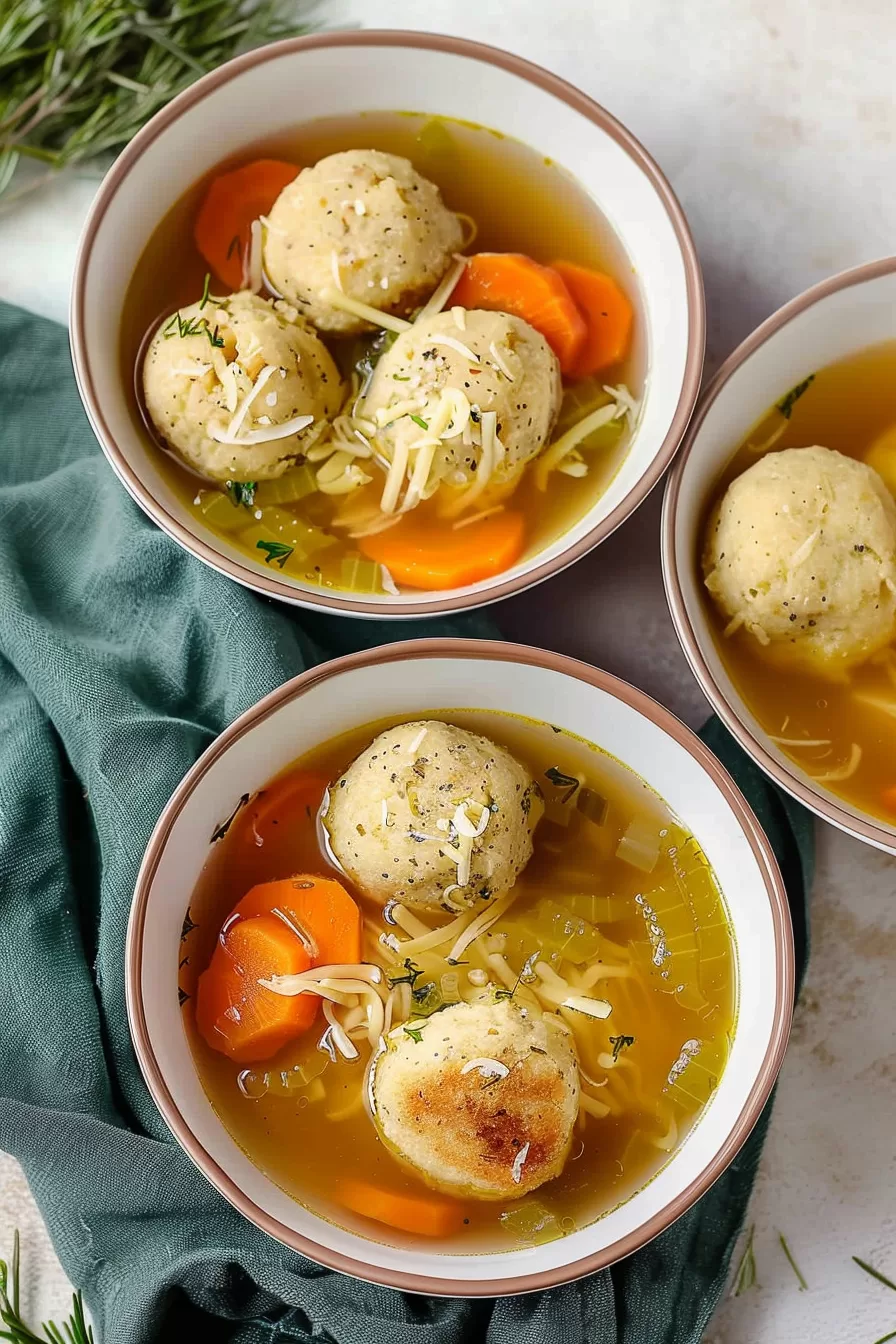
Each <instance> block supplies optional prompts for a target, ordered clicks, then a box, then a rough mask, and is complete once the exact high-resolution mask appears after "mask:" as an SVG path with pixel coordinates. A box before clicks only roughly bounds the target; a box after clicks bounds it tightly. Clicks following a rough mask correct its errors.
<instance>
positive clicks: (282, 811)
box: [234, 773, 329, 853]
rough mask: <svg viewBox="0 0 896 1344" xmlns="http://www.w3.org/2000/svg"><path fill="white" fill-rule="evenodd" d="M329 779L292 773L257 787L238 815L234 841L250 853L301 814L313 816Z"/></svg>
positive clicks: (321, 776)
mask: <svg viewBox="0 0 896 1344" xmlns="http://www.w3.org/2000/svg"><path fill="white" fill-rule="evenodd" d="M328 783H329V781H328V780H327V779H325V778H324V776H323V775H308V774H304V773H292V774H289V775H284V776H283V778H282V779H275V780H274V782H273V784H269V785H268V786H267V788H264V789H262V790H261V792H260V793H259V794H257V795H256V797H255V798H253V799H252V802H251V803H249V805H248V806H247V807H246V808H245V809H244V810H243V811H242V812H241V813H240V814H239V816H238V818H237V826H238V827H239V830H238V832H237V834H236V835H235V836H234V841H235V842H236V843H238V845H239V846H240V848H242V849H246V848H248V849H249V851H250V853H251V852H253V851H254V850H256V849H260V848H262V846H263V845H264V844H265V843H266V842H267V841H268V840H271V839H273V838H274V836H275V835H276V833H277V832H278V831H283V830H284V829H285V828H286V827H288V826H289V825H290V823H291V822H292V820H293V818H297V817H298V816H299V815H300V814H301V813H307V815H309V816H311V817H313V816H314V814H315V813H316V812H317V809H318V808H319V807H320V804H321V799H322V798H323V796H324V791H325V789H326V787H327V784H328Z"/></svg>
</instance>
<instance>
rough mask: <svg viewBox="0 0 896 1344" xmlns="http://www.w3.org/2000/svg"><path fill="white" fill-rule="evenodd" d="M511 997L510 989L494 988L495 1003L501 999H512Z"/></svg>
mask: <svg viewBox="0 0 896 1344" xmlns="http://www.w3.org/2000/svg"><path fill="white" fill-rule="evenodd" d="M512 998H513V990H512V989H496V990H495V1002H496V1003H500V1002H501V1000H502V999H512Z"/></svg>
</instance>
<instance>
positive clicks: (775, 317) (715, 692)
mask: <svg viewBox="0 0 896 1344" xmlns="http://www.w3.org/2000/svg"><path fill="white" fill-rule="evenodd" d="M894 272H896V257H882V258H881V259H880V260H879V261H869V262H866V263H865V264H864V265H863V266H854V267H853V268H852V269H850V270H848V271H840V272H839V273H838V274H837V275H832V276H831V277H830V278H829V279H827V280H821V281H820V282H819V283H818V284H817V285H813V286H812V287H811V288H810V289H807V290H805V291H804V292H803V293H802V294H798V295H797V296H796V298H794V299H791V300H790V301H789V303H785V304H784V306H783V307H781V308H779V309H778V310H777V312H774V313H772V315H771V317H768V318H766V320H765V321H764V322H763V323H762V325H761V326H759V327H757V328H756V330H755V331H754V332H752V333H751V334H750V335H749V336H748V337H747V339H746V340H745V341H742V342H741V344H740V345H739V346H738V347H737V349H736V350H735V351H734V352H733V354H730V355H729V356H728V358H727V359H726V360H725V362H724V364H722V366H721V368H720V369H719V370H718V372H717V373H716V374H715V375H714V377H713V378H712V379H711V381H710V382H709V383H708V384H707V387H706V389H705V391H704V393H703V396H702V397H701V398H700V403H699V405H698V407H697V410H696V412H695V414H694V418H693V420H692V421H691V423H690V425H689V427H688V430H687V433H686V434H685V437H684V440H683V441H682V445H681V451H680V453H679V456H678V461H677V462H676V464H675V467H674V468H673V470H672V473H671V474H670V476H669V480H668V482H667V485H666V494H665V498H664V500H663V518H662V525H661V531H662V544H661V550H662V564H663V582H664V584H665V588H666V600H667V601H668V603H669V609H670V611H671V613H672V622H673V624H674V626H675V633H676V634H677V636H678V639H679V643H680V644H681V647H682V650H683V651H684V656H685V658H686V659H687V660H688V663H689V664H690V668H691V671H692V672H693V674H694V676H695V677H696V678H697V681H698V682H699V684H700V689H701V690H702V691H703V694H704V695H705V696H706V698H707V700H708V701H709V703H710V705H711V706H712V708H713V709H714V710H715V712H716V714H718V716H719V718H720V719H721V720H722V722H723V723H724V725H725V727H726V728H727V729H728V731H729V732H730V733H731V735H732V736H733V737H734V738H736V740H737V741H738V742H739V743H740V745H741V746H742V747H743V749H744V751H745V752H747V754H748V755H749V756H751V757H752V758H753V760H754V761H755V762H756V764H757V765H758V766H759V767H760V768H761V769H762V770H764V771H765V773H766V774H767V775H769V776H770V777H771V778H772V779H773V780H774V781H775V783H776V784H779V785H780V786H781V788H782V789H784V790H785V791H786V792H787V793H789V794H791V796H792V797H794V798H796V800H797V801H798V802H800V803H803V804H804V805H805V806H806V807H808V808H809V810H810V811H811V812H814V813H815V814H816V815H817V816H819V817H821V818H822V820H823V821H829V822H831V824H832V825H834V826H836V827H838V828H839V830H841V831H845V832H846V833H847V834H848V835H852V836H854V837H855V838H856V839H857V840H866V841H868V842H869V843H870V844H872V845H876V846H877V848H878V849H883V850H886V851H888V852H889V853H890V854H896V830H894V829H893V828H890V827H888V826H886V825H885V823H884V822H875V821H873V820H872V819H871V818H870V817H869V816H867V815H863V814H862V813H859V812H858V811H855V810H853V809H852V808H850V807H848V806H847V805H846V804H841V803H837V802H835V801H834V800H833V799H832V798H830V797H829V796H828V795H827V794H824V793H822V792H821V791H819V790H816V789H814V788H813V787H812V786H811V785H810V784H806V783H804V782H803V781H802V780H801V779H800V778H799V777H798V776H797V775H795V774H792V773H791V771H790V770H789V769H788V768H787V767H786V766H784V765H782V764H781V763H780V761H777V760H776V759H775V758H774V757H773V756H772V755H771V754H770V753H769V751H768V750H767V748H766V746H765V745H764V743H763V741H762V740H761V738H760V737H758V736H757V734H756V733H755V732H754V731H753V729H752V728H751V727H750V726H749V725H748V724H747V723H746V722H745V721H744V720H743V719H742V718H741V717H740V715H739V713H738V711H737V709H736V708H735V706H734V705H733V704H732V702H731V701H730V700H729V699H728V698H727V697H726V696H725V694H724V693H723V692H722V690H721V688H720V687H719V686H718V684H717V683H716V680H715V677H714V676H713V674H712V671H711V670H710V667H709V664H708V663H707V662H706V659H705V658H704V657H703V654H702V652H701V650H700V646H699V644H698V642H697V634H696V631H695V628H694V622H693V621H692V620H691V616H690V613H689V611H688V608H687V605H686V603H685V600H684V593H683V592H682V588H681V580H680V578H679V559H678V556H677V554H676V547H675V523H676V519H677V515H678V498H679V495H680V493H681V482H682V478H683V477H684V474H685V472H686V471H687V467H688V460H689V458H690V455H691V452H692V450H693V448H694V444H695V443H696V441H697V437H698V435H699V433H700V429H701V427H702V425H703V422H704V420H705V419H706V416H707V414H708V412H709V410H710V407H711V406H712V405H713V403H714V401H715V400H716V397H718V395H719V393H720V392H721V390H722V388H723V387H724V386H725V384H726V383H727V382H728V380H729V379H730V378H731V376H732V374H733V373H734V372H735V371H736V370H737V369H739V368H740V366H741V365H742V364H743V363H744V362H745V361H746V360H747V359H749V358H750V356H751V355H753V354H754V353H755V352H756V351H757V350H758V349H759V348H760V346H762V345H765V343H766V341H768V340H770V339H771V338H772V337H773V336H775V335H776V334H777V333H778V332H779V331H780V330H782V328H783V327H786V326H787V324H788V322H790V321H791V319H792V318H794V317H798V316H799V314H800V313H803V312H805V311H806V309H807V308H811V307H812V306H813V305H814V304H816V303H817V302H818V300H819V299H825V298H827V297H828V295H830V294H836V293H837V292H838V291H839V290H841V289H849V288H850V287H851V286H852V285H861V284H864V283H865V282H866V281H868V280H876V279H877V278H878V277H879V276H882V275H891V274H893V273H894ZM693 560H694V556H691V557H690V560H689V563H692V562H693ZM745 708H746V705H745Z"/></svg>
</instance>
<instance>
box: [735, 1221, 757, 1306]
mask: <svg viewBox="0 0 896 1344" xmlns="http://www.w3.org/2000/svg"><path fill="white" fill-rule="evenodd" d="M755 1231H756V1224H755V1223H751V1224H750V1230H749V1231H748V1232H747V1240H746V1243H745V1245H744V1249H743V1254H742V1255H741V1257H740V1261H739V1263H738V1266H737V1271H736V1272H735V1275H734V1287H733V1288H732V1290H731V1295H732V1297H740V1295H741V1293H744V1292H746V1290H747V1289H748V1288H753V1287H754V1286H755V1285H756V1283H757V1279H756V1256H755V1255H754V1253H753V1234H754V1232H755Z"/></svg>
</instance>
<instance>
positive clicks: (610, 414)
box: [535, 402, 616, 490]
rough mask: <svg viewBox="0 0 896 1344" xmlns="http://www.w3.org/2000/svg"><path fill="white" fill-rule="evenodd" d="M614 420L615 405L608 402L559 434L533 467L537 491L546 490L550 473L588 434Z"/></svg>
mask: <svg viewBox="0 0 896 1344" xmlns="http://www.w3.org/2000/svg"><path fill="white" fill-rule="evenodd" d="M615 418H616V403H615V402H610V403H609V405H607V406H599V407H598V408H597V410H596V411H592V412H591V414H590V415H586V416H585V418H584V419H583V420H580V421H579V423H578V424H577V425H573V427H572V429H568V430H567V431H566V433H565V434H561V435H560V437H559V439H557V440H555V442H554V443H552V444H551V446H550V448H548V450H547V452H545V453H542V455H541V457H540V458H539V459H538V461H537V463H536V465H535V484H536V486H537V487H538V489H539V490H547V488H548V477H549V476H550V474H551V472H552V471H554V470H555V469H556V468H557V467H559V465H560V463H561V462H562V461H563V459H564V458H565V457H567V456H568V455H569V453H571V452H572V451H573V450H574V449H575V448H578V446H579V444H580V443H581V442H582V440H583V439H587V438H588V436H589V434H593V433H594V431H595V430H596V429H600V428H601V426H602V425H608V424H609V423H610V421H611V420H614V419H615Z"/></svg>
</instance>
